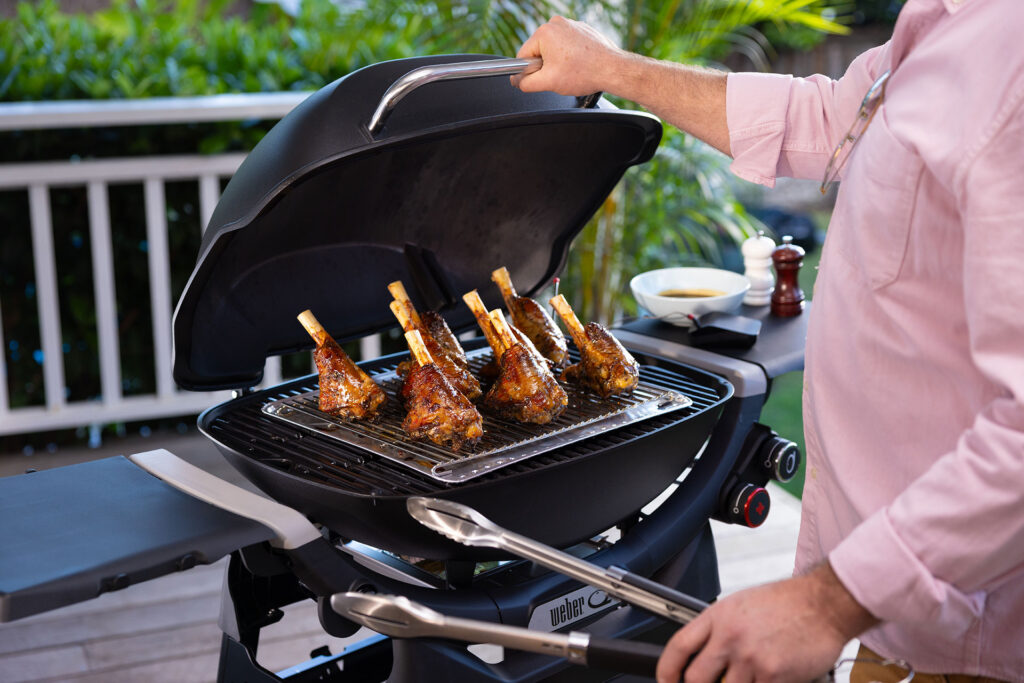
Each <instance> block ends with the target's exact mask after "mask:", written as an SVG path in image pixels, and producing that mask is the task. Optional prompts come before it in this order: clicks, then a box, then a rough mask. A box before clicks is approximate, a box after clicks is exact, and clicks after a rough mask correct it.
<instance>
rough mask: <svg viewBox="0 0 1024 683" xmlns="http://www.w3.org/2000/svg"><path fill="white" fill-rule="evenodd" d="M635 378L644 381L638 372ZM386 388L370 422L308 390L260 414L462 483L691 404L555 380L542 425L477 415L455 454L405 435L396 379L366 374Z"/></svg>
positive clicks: (475, 357)
mask: <svg viewBox="0 0 1024 683" xmlns="http://www.w3.org/2000/svg"><path fill="white" fill-rule="evenodd" d="M467 356H468V358H469V361H470V367H471V368H472V369H473V371H474V372H475V373H476V374H478V375H479V371H480V368H481V367H483V365H484V364H486V363H487V361H489V360H490V358H491V351H490V349H488V348H483V349H478V350H476V351H471V352H469V353H468V354H467ZM641 378H642V380H643V379H644V375H643V371H641ZM374 380H376V381H377V383H378V384H380V385H381V387H383V388H384V390H385V391H386V392H387V393H388V398H389V401H388V404H387V406H386V407H385V409H384V410H383V411H382V413H381V415H380V418H379V419H378V420H376V421H373V422H366V421H363V422H359V421H348V420H343V419H340V418H337V417H334V416H332V415H328V414H327V413H323V412H321V411H320V410H319V409H318V408H317V406H318V400H319V390H317V389H314V390H311V391H306V392H303V393H300V394H297V395H294V396H288V397H286V398H282V399H279V400H276V401H271V402H269V403H266V404H264V405H263V408H262V410H263V412H264V413H266V414H267V415H271V416H273V417H275V418H277V419H280V420H283V421H285V422H288V423H290V424H293V425H296V426H299V427H302V428H304V429H308V430H311V431H314V432H317V433H319V434H322V435H324V436H327V437H329V438H331V439H335V440H337V441H341V442H343V443H346V444H348V445H351V446H355V447H357V448H360V449H362V450H364V451H367V452H370V453H374V454H376V455H378V456H381V457H383V458H387V459H388V460H391V461H393V462H396V463H399V464H401V465H403V466H405V467H408V468H411V469H413V470H416V471H418V472H422V473H424V474H427V475H428V476H430V477H433V478H434V479H437V480H439V481H444V482H447V483H456V482H463V481H468V480H470V479H473V478H475V477H479V476H481V475H483V474H486V473H488V472H491V471H494V470H496V469H499V468H502V467H507V466H509V465H512V464H515V463H518V462H521V461H523V460H526V459H528V458H532V457H533V456H536V455H539V454H541V453H546V452H549V451H552V450H555V449H557V448H561V447H563V446H566V445H568V444H572V443H576V442H578V441H582V440H584V439H587V438H590V437H592V436H594V435H597V434H602V433H605V432H608V431H610V430H613V429H618V428H620V427H624V426H626V425H630V424H633V423H635V422H640V421H642V420H646V419H649V418H652V417H656V416H658V415H664V414H667V413H671V412H673V411H676V410H680V409H682V408H687V407H689V406H690V405H692V401H691V399H690V398H689V397H687V396H686V395H684V394H682V393H680V392H678V391H674V390H672V389H666V388H664V387H659V386H656V385H654V384H649V383H647V382H646V381H641V382H640V384H639V385H638V386H637V388H636V389H635V390H634V392H633V393H632V394H631V395H629V396H614V397H611V398H607V399H602V398H600V397H598V396H595V395H594V394H593V393H591V392H589V391H587V390H585V389H582V388H580V387H578V386H576V385H573V384H565V385H563V386H564V388H565V390H566V393H567V394H568V396H569V405H568V407H567V408H566V410H565V411H564V412H563V413H562V414H561V415H560V416H559V417H558V418H557V419H555V420H553V421H552V422H551V423H549V424H546V425H524V424H521V423H517V422H512V421H509V420H504V419H501V418H498V417H495V416H494V415H489V414H487V413H484V436H483V437H482V438H481V439H480V441H479V443H477V444H476V445H475V446H473V447H470V448H466V449H465V450H464V451H462V452H460V453H453V452H452V451H450V450H448V449H446V448H442V447H439V446H437V445H435V444H433V443H430V442H428V441H412V440H410V439H409V438H408V436H407V435H406V433H405V432H404V431H403V430H402V427H401V425H402V420H403V419H404V417H405V415H404V412H403V411H402V409H401V407H400V406H401V401H400V400H399V398H398V396H399V392H400V390H401V382H402V379H401V378H400V377H399V376H398V373H397V371H395V370H390V371H387V372H384V373H381V374H378V375H375V376H374Z"/></svg>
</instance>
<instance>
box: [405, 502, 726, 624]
mask: <svg viewBox="0 0 1024 683" xmlns="http://www.w3.org/2000/svg"><path fill="white" fill-rule="evenodd" d="M406 507H407V508H408V510H409V514H410V515H412V516H413V517H414V518H415V519H416V520H417V521H419V522H420V523H421V524H423V525H425V526H427V527H430V528H431V529H433V530H434V531H436V532H438V533H439V534H441V535H443V536H447V537H448V538H450V539H452V540H453V541H456V542H458V543H461V544H463V545H468V546H474V547H479V548H495V549H498V550H504V551H505V552H508V553H512V554H513V555H517V556H519V557H522V558H525V559H527V560H532V561H533V562H536V563H537V564H539V565H541V566H543V567H547V568H548V569H551V570H553V571H556V572H558V573H559V574H564V575H565V576H568V577H571V578H573V579H576V580H577V581H582V582H583V583H586V584H588V585H591V586H594V587H595V588H600V589H601V590H603V591H604V592H605V593H607V594H608V595H610V596H612V597H614V598H618V599H619V600H622V601H623V602H626V603H628V604H630V605H633V606H634V607H639V608H640V609H643V610H645V611H647V612H650V613H652V614H656V615H658V616H660V617H664V618H666V619H669V620H671V621H675V622H678V623H680V624H686V623H689V622H690V621H691V620H692V619H693V618H694V617H696V616H697V614H698V613H700V612H701V611H702V610H704V608H706V607H707V603H705V602H703V601H701V600H698V599H696V598H694V597H691V596H689V595H686V594H685V593H680V592H679V591H677V590H673V589H671V588H668V587H667V586H663V585H661V584H659V583H656V582H654V581H651V580H650V579H647V578H645V577H642V576H639V575H637V574H634V573H632V572H629V571H626V570H625V569H622V568H620V567H608V568H604V567H598V566H597V565H594V564H591V563H589V562H584V561H583V560H581V559H579V558H576V557H573V556H572V555H570V554H568V553H565V552H562V551H560V550H556V549H555V548H552V547H551V546H548V545H544V544H543V543H539V542H537V541H535V540H533V539H531V538H527V537H526V536H522V535H520V534H517V533H514V532H512V531H509V530H508V529H503V528H502V527H500V526H498V525H497V524H495V523H494V522H492V521H491V520H489V519H487V518H486V517H484V516H483V515H482V514H480V513H479V512H477V511H476V510H474V509H473V508H471V507H469V506H468V505H463V504H461V503H456V502H453V501H450V500H442V499H439V498H424V497H415V498H409V499H408V501H407V502H406Z"/></svg>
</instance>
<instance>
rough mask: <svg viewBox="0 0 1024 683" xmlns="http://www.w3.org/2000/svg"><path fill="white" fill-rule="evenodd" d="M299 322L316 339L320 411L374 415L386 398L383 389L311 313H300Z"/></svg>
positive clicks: (360, 417)
mask: <svg viewBox="0 0 1024 683" xmlns="http://www.w3.org/2000/svg"><path fill="white" fill-rule="evenodd" d="M299 321H300V322H301V323H302V326H303V327H305V328H306V331H307V332H309V334H310V336H312V337H313V340H314V341H316V350H315V351H314V352H313V359H314V360H315V361H316V369H317V372H318V373H319V375H320V410H322V411H323V412H325V413H330V414H332V415H338V416H339V417H348V418H352V419H355V420H363V419H366V418H371V417H373V416H375V415H376V414H377V412H378V411H379V410H380V407H381V406H383V405H384V403H385V401H386V400H387V394H385V393H384V390H383V389H381V388H380V387H379V386H378V385H377V383H376V382H374V381H373V380H372V379H371V378H370V376H369V375H367V374H366V373H365V372H363V371H362V369H361V368H360V367H359V366H358V365H356V364H355V363H353V362H352V359H351V358H349V357H348V354H347V353H345V351H344V350H342V348H341V347H340V346H338V342H336V341H334V339H333V338H332V337H331V335H329V334H328V333H327V331H326V330H325V329H324V328H323V326H322V325H320V323H319V321H317V319H316V318H315V317H314V316H313V314H312V312H310V311H303V312H302V313H300V314H299Z"/></svg>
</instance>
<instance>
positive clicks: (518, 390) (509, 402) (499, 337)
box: [462, 290, 569, 424]
mask: <svg viewBox="0 0 1024 683" xmlns="http://www.w3.org/2000/svg"><path fill="white" fill-rule="evenodd" d="M462 298H463V300H464V301H465V302H466V304H467V305H468V306H469V308H470V310H472V311H473V315H474V317H476V320H477V323H478V324H479V325H480V329H481V330H483V333H484V336H485V337H486V338H487V343H488V344H490V345H491V350H492V351H493V352H494V356H495V358H497V359H498V368H499V374H498V377H497V379H496V380H495V381H494V384H493V385H491V388H490V390H488V392H487V396H486V397H485V398H484V405H485V406H486V407H487V408H489V409H490V410H492V411H493V412H494V413H496V414H498V415H500V416H501V417H505V418H509V419H512V420H516V421H518V422H532V423H534V424H547V423H548V422H551V421H552V420H554V419H555V418H556V417H558V416H559V415H561V414H562V411H564V410H565V407H566V406H567V405H568V404H569V397H568V396H566V394H565V390H564V389H562V387H561V386H559V384H558V382H557V381H556V380H555V376H554V375H552V374H551V370H550V369H549V367H548V362H547V360H546V359H545V358H544V357H543V356H541V355H540V352H538V351H537V350H536V349H535V348H533V344H531V343H530V341H529V339H526V338H525V336H524V337H523V338H522V339H519V338H517V337H516V336H515V335H514V333H513V331H512V329H511V327H510V326H509V325H508V323H507V322H506V321H505V316H503V315H502V314H501V311H500V310H494V311H491V312H490V314H488V313H487V312H486V310H485V309H484V303H483V301H481V300H480V295H479V294H477V292H476V290H473V291H472V292H469V293H468V294H466V295H464V296H463V297H462Z"/></svg>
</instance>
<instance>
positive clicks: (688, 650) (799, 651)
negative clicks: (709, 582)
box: [658, 563, 878, 683]
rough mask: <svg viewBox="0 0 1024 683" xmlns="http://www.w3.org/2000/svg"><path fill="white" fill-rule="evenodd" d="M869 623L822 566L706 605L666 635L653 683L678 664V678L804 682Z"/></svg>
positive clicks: (669, 677)
mask: <svg viewBox="0 0 1024 683" xmlns="http://www.w3.org/2000/svg"><path fill="white" fill-rule="evenodd" d="M876 623H878V620H877V619H875V618H874V617H873V616H871V614H870V613H869V612H867V611H866V610H865V609H864V608H863V607H861V606H860V605H859V604H858V603H857V602H856V601H855V600H854V599H853V597H852V596H851V595H850V594H849V592H847V590H846V588H844V587H843V584H842V583H840V582H839V579H838V578H837V577H836V575H835V574H834V573H833V572H832V568H831V567H829V565H828V564H827V563H825V564H822V565H820V566H818V567H817V568H816V569H814V570H813V571H812V572H810V573H809V574H807V575H805V576H799V577H796V578H792V579H787V580H785V581H779V582H777V583H771V584H768V585H765V586H758V587H757V588H751V589H748V590H745V591H741V592H739V593H736V594H734V595H731V596H729V597H727V598H723V599H722V600H721V601H720V602H718V603H716V604H714V605H712V606H711V607H709V608H708V609H707V610H705V611H704V612H703V613H702V614H701V615H700V616H699V617H697V618H696V619H694V620H693V621H692V622H691V623H690V624H688V625H687V626H685V627H684V628H682V629H680V630H679V631H678V632H677V633H676V634H675V635H674V636H672V639H671V640H669V642H668V644H667V645H666V647H665V653H664V654H663V655H662V656H661V660H660V661H659V662H658V683H669V682H672V683H675V682H676V681H679V680H680V676H681V675H682V672H683V668H684V667H685V671H686V674H685V676H686V677H685V681H686V683H703V682H707V683H711V682H717V681H719V680H722V681H724V683H747V682H748V681H757V682H759V683H761V682H764V681H770V682H772V683H781V682H783V681H792V682H793V683H806V682H807V681H809V680H811V679H813V678H816V677H818V676H821V675H822V674H825V673H827V672H828V670H829V669H830V668H831V667H832V665H833V664H835V662H836V660H837V659H838V658H839V655H840V653H841V652H842V649H843V646H844V645H845V644H846V643H847V642H848V641H849V640H850V639H851V638H854V637H855V636H857V635H858V634H860V633H861V632H863V631H865V630H866V629H868V628H870V627H871V626H874V625H875V624H876ZM687 662H689V664H688V665H687Z"/></svg>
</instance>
